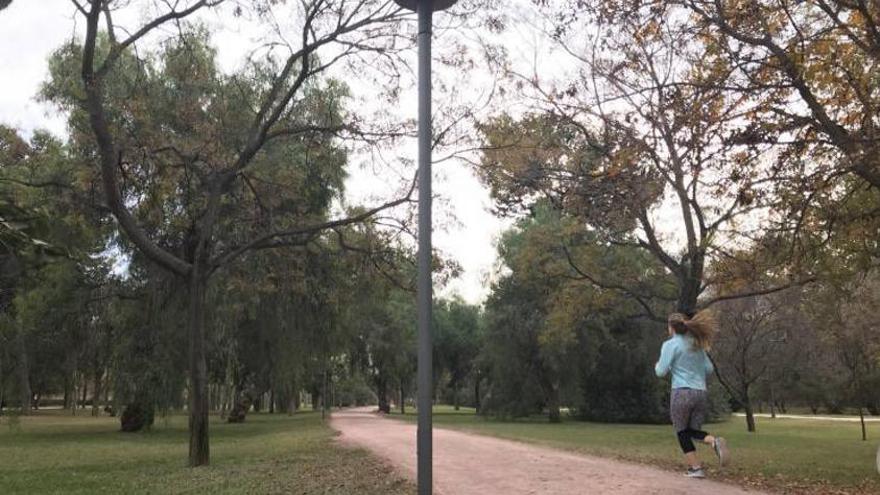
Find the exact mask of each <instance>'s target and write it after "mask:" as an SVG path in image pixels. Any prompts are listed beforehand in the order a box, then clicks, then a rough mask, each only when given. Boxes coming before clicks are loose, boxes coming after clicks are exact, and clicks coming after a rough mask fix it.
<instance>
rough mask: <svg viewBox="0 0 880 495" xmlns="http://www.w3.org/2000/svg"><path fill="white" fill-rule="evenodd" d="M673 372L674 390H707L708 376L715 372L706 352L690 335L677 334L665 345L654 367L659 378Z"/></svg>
mask: <svg viewBox="0 0 880 495" xmlns="http://www.w3.org/2000/svg"><path fill="white" fill-rule="evenodd" d="M670 371H672V388H674V389H675V388H693V389H696V390H706V376H708V375H710V374H712V372H713V371H715V367H714V366H712V361H711V360H709V356H707V355H706V351H704V350H703V349H701V348H699V347H698V346H696V345H695V343H694V338H693V337H691V336H690V335H687V334H685V335H680V334H675V335H674V336H673V337H672V338H670V339H669V340H667V341H666V342H664V343H663V348H662V349H661V350H660V360H659V361H657V364H656V365H654V372H655V373H657V376H659V377H661V378H662V377H664V376H666V375H668V374H669V372H670Z"/></svg>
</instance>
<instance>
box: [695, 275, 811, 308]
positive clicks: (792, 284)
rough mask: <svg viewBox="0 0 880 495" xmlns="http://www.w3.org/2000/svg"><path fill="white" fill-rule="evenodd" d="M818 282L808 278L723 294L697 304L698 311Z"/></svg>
mask: <svg viewBox="0 0 880 495" xmlns="http://www.w3.org/2000/svg"><path fill="white" fill-rule="evenodd" d="M817 280H818V277H815V276H810V277H804V278H799V279H797V280H792V281H790V282H788V283H786V284H780V285H774V286H772V287H767V288H764V289H755V290H747V291H742V292H734V293H731V294H724V295H721V296H716V297H713V298H711V299H708V300H706V301H702V302H700V303H699V307H700V309H706V308H708V307H710V306H712V305H713V304H716V303H719V302H721V301H729V300H732V299H743V298H746V297H754V296H766V295H767V294H773V293H776V292H782V291H784V290H786V289H791V288H792V287H802V286H804V285H808V284H811V283H813V282H815V281H817Z"/></svg>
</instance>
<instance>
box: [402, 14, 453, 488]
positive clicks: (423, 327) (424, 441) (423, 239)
mask: <svg viewBox="0 0 880 495" xmlns="http://www.w3.org/2000/svg"><path fill="white" fill-rule="evenodd" d="M394 1H395V2H396V3H397V4H398V5H400V6H401V7H404V8H406V9H409V10H414V11H415V12H416V13H417V14H418V17H419V260H418V267H419V274H418V284H417V285H418V296H417V298H418V313H419V317H418V320H419V352H418V358H419V365H418V389H419V396H418V401H417V408H418V410H419V428H418V434H417V452H418V454H417V455H418V478H419V481H418V484H419V495H431V491H432V465H431V464H432V462H431V461H432V458H433V453H432V445H431V395H432V385H433V380H432V379H431V374H432V363H431V359H432V356H431V347H432V344H431V305H432V299H433V295H432V286H431V139H432V134H431V15H432V14H433V13H434V12H435V11H438V10H443V9H447V8H449V7H451V6H452V5H453V4H454V3H455V2H456V1H457V0H394Z"/></svg>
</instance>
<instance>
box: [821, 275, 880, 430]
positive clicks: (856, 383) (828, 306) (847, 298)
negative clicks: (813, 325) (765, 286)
mask: <svg viewBox="0 0 880 495" xmlns="http://www.w3.org/2000/svg"><path fill="white" fill-rule="evenodd" d="M878 289H880V286H878V277H877V274H876V273H868V274H865V275H863V276H860V277H857V278H856V279H855V280H853V281H851V282H850V283H849V284H847V285H844V286H838V287H834V286H830V287H828V288H827V292H826V293H825V294H824V295H825V303H824V304H822V303H817V304H816V307H817V309H819V308H822V309H825V311H823V312H817V313H816V314H815V317H816V319H817V321H818V322H820V323H821V324H822V325H823V326H824V328H826V329H827V331H828V339H829V340H830V344H831V345H832V346H833V348H834V349H835V350H836V351H837V356H838V359H839V361H840V364H841V365H842V366H843V367H844V369H846V371H847V373H848V375H849V376H848V377H847V378H848V380H847V382H848V383H847V385H848V388H849V392H850V394H849V395H850V403H851V404H853V405H854V406H856V407H857V408H858V411H859V417H860V419H861V426H862V440H867V431H866V429H865V418H864V410H865V408H876V404H877V401H878V398H877V397H878V396H877V385H878V383H880V367H878V357H880V338H878V334H877V331H876V320H875V318H874V317H873V316H872V310H873V308H876V307H877V304H880V291H878ZM829 296H830V297H829ZM869 308H871V309H869Z"/></svg>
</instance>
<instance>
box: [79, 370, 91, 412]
mask: <svg viewBox="0 0 880 495" xmlns="http://www.w3.org/2000/svg"><path fill="white" fill-rule="evenodd" d="M82 386H83V388H82V397H81V398H80V401H79V408H80V409H85V408H86V402H88V401H89V379H88V378H86V374H85V372H83V374H82Z"/></svg>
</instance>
